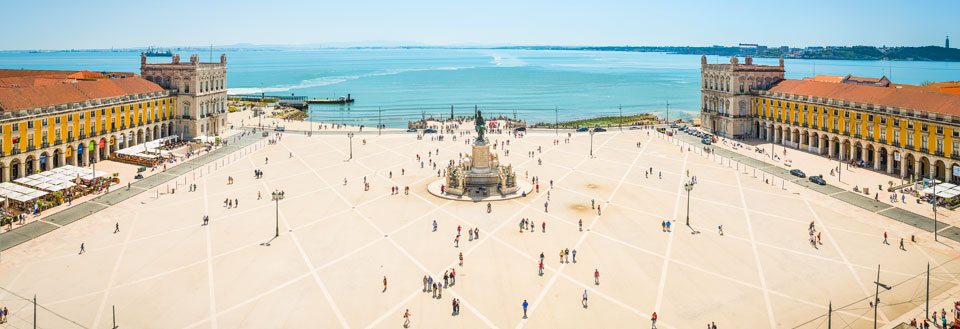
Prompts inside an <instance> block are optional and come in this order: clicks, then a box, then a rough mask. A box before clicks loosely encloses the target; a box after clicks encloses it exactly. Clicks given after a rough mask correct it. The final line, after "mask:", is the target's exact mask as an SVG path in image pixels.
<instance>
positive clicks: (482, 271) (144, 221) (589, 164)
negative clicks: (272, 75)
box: [0, 124, 960, 328]
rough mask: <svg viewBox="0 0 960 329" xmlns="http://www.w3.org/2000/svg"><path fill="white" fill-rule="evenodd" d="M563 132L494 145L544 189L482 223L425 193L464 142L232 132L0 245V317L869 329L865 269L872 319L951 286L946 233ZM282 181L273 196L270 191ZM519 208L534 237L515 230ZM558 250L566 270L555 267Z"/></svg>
mask: <svg viewBox="0 0 960 329" xmlns="http://www.w3.org/2000/svg"><path fill="white" fill-rule="evenodd" d="M464 126H465V127H472V126H471V125H469V124H467V125H464ZM256 136H259V135H256ZM566 137H567V135H566V133H565V132H561V135H559V136H557V135H555V134H554V133H553V132H532V133H530V134H528V135H527V136H525V137H523V138H513V137H511V136H508V135H496V134H494V135H489V138H490V139H491V142H495V143H498V144H499V143H500V142H504V141H507V140H509V141H510V145H509V146H506V149H508V150H510V154H509V155H505V154H504V150H503V149H502V148H500V147H498V149H497V150H496V152H497V153H498V154H499V155H500V161H501V163H503V164H513V166H514V168H515V169H516V172H517V174H518V178H522V179H524V180H526V181H530V180H531V178H532V177H538V178H539V192H536V191H535V192H534V193H532V194H531V195H528V196H527V197H524V198H517V199H511V200H505V201H497V202H493V203H491V211H490V212H489V213H488V212H487V204H486V203H473V202H468V201H455V200H447V199H441V198H437V197H435V196H433V195H431V194H430V193H428V192H427V185H428V184H430V183H433V182H434V181H436V180H437V179H438V172H437V170H438V169H442V168H443V167H445V164H446V163H448V161H449V160H456V159H458V156H459V154H460V153H464V154H465V153H466V152H468V150H469V146H468V145H465V143H464V138H463V137H461V138H458V139H457V140H456V141H454V140H452V139H451V138H450V135H447V138H446V140H445V141H442V142H439V141H431V136H430V135H427V136H425V137H424V139H423V140H418V139H417V138H416V136H415V134H408V133H391V134H384V135H382V136H376V135H375V134H363V135H356V136H354V137H353V141H352V143H353V146H352V152H353V158H352V159H351V160H349V161H346V159H347V158H348V157H349V154H350V146H349V140H348V138H347V137H346V136H344V135H342V134H341V135H337V134H315V135H313V136H312V137H307V136H304V135H302V134H298V133H295V132H288V133H287V134H285V135H284V136H283V138H282V139H281V140H280V141H279V142H278V143H277V144H270V143H267V141H266V140H259V141H256V140H252V139H250V140H247V141H248V142H246V143H237V145H235V146H233V147H231V148H229V149H225V150H224V151H221V152H220V153H217V154H216V156H219V157H222V158H219V159H211V160H209V161H210V162H206V163H204V164H202V165H201V164H195V165H189V166H186V165H181V166H178V168H182V169H179V170H178V171H175V172H172V173H169V174H166V175H170V176H172V177H169V179H170V181H169V182H165V183H163V184H160V185H159V186H157V187H155V188H148V189H145V190H144V189H141V191H140V192H141V193H139V194H132V195H130V196H128V197H127V198H124V199H121V200H117V202H116V203H113V204H110V205H105V206H104V205H101V206H98V207H97V209H94V210H92V211H96V212H95V213H93V214H92V215H90V216H87V217H85V218H83V219H81V220H78V221H76V222H73V223H71V224H69V225H64V226H62V227H60V228H58V229H56V230H52V231H51V232H49V233H46V234H44V235H42V236H40V237H39V238H36V239H33V240H30V241H26V242H23V243H22V244H19V245H17V246H16V247H13V248H11V249H7V250H5V251H3V252H2V256H0V288H2V290H0V303H2V305H4V306H6V307H7V308H8V309H10V312H11V317H10V322H8V323H7V324H3V325H0V328H4V326H8V327H10V328H25V327H29V326H30V323H31V321H32V316H33V310H32V309H33V305H32V304H31V303H30V302H29V301H28V299H32V298H33V296H34V295H36V297H37V300H38V304H39V306H40V309H39V310H38V322H39V327H41V328H44V327H46V328H106V327H109V326H110V325H112V321H113V318H112V313H111V310H112V307H114V306H115V307H116V315H117V323H118V325H119V326H120V327H121V328H123V327H126V328H306V327H312V328H316V327H321V328H333V327H351V328H370V327H377V328H380V327H385V328H399V327H401V326H402V324H403V314H404V312H405V310H408V309H409V311H410V313H411V314H412V317H411V318H410V326H411V327H412V328H480V327H495V328H524V327H529V328H555V327H565V328H618V327H641V328H647V327H649V326H650V317H651V314H652V313H653V312H657V315H658V317H659V320H658V322H657V326H658V327H659V328H702V327H703V326H704V325H705V324H707V323H710V322H716V324H717V326H718V327H721V328H826V313H827V308H828V304H829V303H830V302H832V305H833V309H834V313H833V318H832V323H833V325H834V327H835V328H845V327H849V328H867V327H871V326H872V325H873V309H872V308H871V307H870V304H869V303H870V301H872V300H873V292H874V289H875V285H874V283H873V282H874V281H875V280H876V276H877V266H878V265H880V266H881V273H880V282H882V283H884V284H886V285H888V286H890V287H891V289H889V290H886V289H883V288H881V291H882V292H881V294H880V300H881V303H880V304H879V305H880V307H879V309H878V322H879V323H880V325H881V326H884V325H886V326H888V327H892V326H893V325H895V324H896V323H894V321H895V320H898V319H902V318H903V317H914V316H916V312H917V309H918V307H921V306H922V305H923V302H924V297H925V290H924V289H925V288H926V276H925V273H926V268H927V264H928V263H929V264H930V265H931V267H932V271H931V274H932V275H931V277H930V295H931V300H932V303H939V304H937V305H940V304H943V303H944V302H945V301H947V300H952V299H950V298H953V297H954V296H955V295H956V291H954V290H956V289H955V287H956V286H957V284H958V283H960V281H958V278H957V277H956V275H957V273H960V262H958V260H957V257H958V256H960V253H957V252H956V249H955V248H956V247H957V246H958V243H956V242H955V241H952V240H949V239H941V241H940V242H935V241H932V235H931V233H929V232H928V231H926V230H923V229H922V228H918V227H915V226H911V225H908V224H904V223H902V222H900V221H898V220H894V219H892V218H890V217H888V216H884V215H882V214H878V213H874V212H873V211H870V210H869V209H866V208H863V207H857V206H854V205H851V204H849V203H847V202H845V201H843V200H841V199H839V198H830V197H825V196H824V194H822V193H820V192H818V191H813V190H810V189H808V188H806V187H803V186H799V185H795V184H794V183H793V182H791V181H790V180H788V181H786V182H783V183H781V181H780V179H776V180H775V181H773V182H767V181H765V178H766V179H770V175H769V174H766V175H765V174H763V173H762V171H757V172H755V171H754V170H753V168H752V167H745V166H742V165H740V164H739V163H731V162H730V161H726V160H724V159H723V158H719V157H716V156H711V155H707V154H701V153H699V152H696V147H694V148H691V151H688V149H687V148H686V147H685V146H679V145H677V144H675V143H676V141H675V140H671V139H667V138H665V137H664V136H662V135H659V134H656V133H654V132H651V131H650V130H629V131H628V130H625V131H623V132H617V131H611V132H607V133H597V134H596V135H594V136H593V138H592V139H593V141H592V143H593V149H594V152H593V153H594V155H595V156H594V157H592V158H591V157H590V156H589V151H590V148H591V146H590V143H591V137H590V136H589V135H588V134H586V133H573V136H572V138H570V139H569V143H567V142H566V139H567V138H566ZM270 138H274V137H273V135H272V134H271V137H270ZM248 143H252V144H248ZM638 143H640V144H638ZM683 145H686V144H683ZM438 151H439V152H438ZM530 152H533V153H532V154H533V156H528V154H529V153H530ZM417 155H419V156H420V157H421V158H422V159H423V162H424V165H423V168H421V164H420V162H419V161H417V160H416V157H417ZM431 161H435V162H438V163H439V164H438V165H437V167H436V169H434V168H433V167H432V166H431V165H430V162H431ZM540 161H542V164H538V163H539V162H540ZM651 168H652V173H650V170H651ZM258 169H259V170H262V171H263V174H264V175H263V178H261V179H255V178H254V175H253V173H254V171H255V170H258ZM764 175H765V176H764ZM688 176H690V177H692V176H696V181H697V183H696V184H695V185H694V187H693V190H692V191H690V200H689V202H690V210H689V211H690V213H689V217H690V224H691V226H689V227H688V226H686V225H685V219H686V216H687V201H688V199H687V192H686V191H685V190H684V183H686V182H687V181H688V180H689V179H690V177H688ZM158 177H159V175H158ZM230 177H232V178H233V180H234V181H233V183H232V184H228V178H230ZM157 179H161V178H157ZM364 181H366V182H368V183H369V184H370V190H368V191H365V190H364V188H363V186H364ZM551 182H552V183H551ZM191 184H197V190H196V191H195V192H190V191H189V190H190V189H189V188H188V187H187V186H189V185H191ZM168 185H169V188H171V189H175V193H172V190H168ZM551 185H553V187H552V188H551ZM394 186H396V187H398V188H399V190H400V191H401V192H400V193H397V194H393V193H391V187H394ZM407 186H409V187H410V193H409V194H405V193H403V190H404V188H405V187H407ZM277 190H281V191H283V193H284V198H283V199H282V200H280V201H279V202H274V201H271V192H274V191H277ZM548 191H549V194H548ZM258 194H259V195H260V198H258ZM227 199H229V200H236V203H237V205H236V206H234V207H227V206H225V200H227ZM881 199H883V198H882V197H881ZM592 201H594V202H595V203H596V205H598V206H599V207H600V211H598V210H597V209H595V208H592V207H591V203H592ZM545 203H546V204H547V206H546V208H547V209H546V210H547V211H545V209H544V208H545ZM65 212H66V211H65ZM205 215H206V216H209V219H210V223H209V225H207V226H203V225H202V224H203V220H202V217H203V216H205ZM521 219H528V220H531V221H533V223H534V226H535V228H534V229H533V230H532V231H531V230H529V229H528V230H525V231H523V232H521V231H522V230H521V229H520V221H521ZM277 220H278V222H279V237H277V238H275V239H274V235H275V230H276V225H277V222H276V221H277ZM581 220H582V223H583V224H582V231H581V229H580V226H579V222H580V221H581ZM664 220H669V221H671V226H672V227H671V231H672V232H664V230H663V229H662V227H661V222H662V221H664ZM433 221H436V222H437V226H438V227H437V230H436V231H434V230H433V227H432V223H433ZM811 222H813V224H814V227H815V231H814V232H815V233H817V234H819V235H820V237H821V241H822V244H818V245H817V246H816V247H814V246H813V245H811V243H810V242H809V226H810V224H811ZM117 225H119V229H120V231H119V232H118V233H114V232H115V228H116V227H117ZM543 225H545V229H543ZM720 225H722V230H723V235H721V234H720V232H719V226H720ZM458 227H461V228H462V231H463V235H462V236H461V237H460V239H459V246H455V242H454V239H455V237H456V236H457V230H458ZM474 228H476V229H479V238H478V239H474V240H471V239H470V238H468V236H467V234H466V231H467V230H468V229H474ZM884 232H886V233H887V234H888V235H889V238H888V240H889V245H887V244H884V243H883V236H884ZM911 237H913V238H914V239H915V240H916V242H913V241H911V240H912V239H911ZM901 238H903V239H904V241H905V244H904V249H905V250H901V249H900V248H899V243H900V241H901ZM81 244H83V245H84V247H85V252H84V253H83V254H78V253H79V252H80V246H81ZM565 249H570V250H571V251H573V250H575V251H576V262H574V261H573V259H570V262H561V260H560V258H559V253H560V251H561V250H565ZM461 253H462V255H463V259H464V260H463V264H462V265H460V264H459V263H460V260H459V259H458V258H459V255H460V254H461ZM541 253H542V254H543V255H544V262H543V264H544V272H543V275H538V262H539V260H540V255H541ZM571 258H572V257H571ZM451 269H455V271H456V283H455V284H453V285H448V286H447V287H446V288H444V289H442V290H441V291H442V297H441V298H433V297H432V294H431V293H430V292H424V291H423V287H424V285H423V278H424V276H425V275H429V276H432V277H433V278H434V279H435V280H438V281H441V282H442V281H443V280H442V277H443V274H444V272H445V271H448V270H451ZM595 270H596V271H598V272H599V274H600V277H599V284H597V283H595V278H594V271H595ZM384 278H386V279H387V282H388V285H387V286H386V287H385V286H384V283H383V282H384ZM584 291H586V293H587V294H588V295H589V301H588V302H587V306H584V304H582V297H583V295H584ZM454 298H456V299H458V300H459V301H460V304H461V311H460V313H459V314H456V315H453V314H452V307H451V303H452V300H453V299H454ZM524 300H526V301H527V302H528V303H529V309H528V310H527V318H524V317H523V309H522V307H521V304H522V303H523V302H524Z"/></svg>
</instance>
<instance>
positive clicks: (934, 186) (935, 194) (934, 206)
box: [930, 179, 940, 241]
mask: <svg viewBox="0 0 960 329" xmlns="http://www.w3.org/2000/svg"><path fill="white" fill-rule="evenodd" d="M930 202H931V203H933V241H940V240H937V180H936V179H934V180H933V200H930Z"/></svg>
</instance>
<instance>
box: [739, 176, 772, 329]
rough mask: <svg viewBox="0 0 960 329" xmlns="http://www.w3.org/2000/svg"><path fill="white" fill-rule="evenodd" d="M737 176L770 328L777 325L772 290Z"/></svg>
mask: <svg viewBox="0 0 960 329" xmlns="http://www.w3.org/2000/svg"><path fill="white" fill-rule="evenodd" d="M734 176H735V177H737V185H740V188H739V189H737V191H738V192H739V193H740V202H741V203H742V205H743V209H744V210H743V216H744V218H745V219H746V222H747V234H748V235H749V236H750V246H751V248H753V260H754V261H755V262H757V272H758V273H759V274H760V287H762V288H763V300H764V302H765V303H766V306H767V317H768V318H769V319H770V328H776V327H777V321H776V320H775V319H774V316H773V305H772V304H771V303H770V292H769V290H768V288H767V277H766V276H765V275H764V274H763V265H762V263H761V262H760V251H758V250H757V239H756V237H755V236H754V235H753V223H751V219H750V211H747V210H746V209H747V196H746V195H744V194H743V183H741V182H740V175H734Z"/></svg>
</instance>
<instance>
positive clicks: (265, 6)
mask: <svg viewBox="0 0 960 329" xmlns="http://www.w3.org/2000/svg"><path fill="white" fill-rule="evenodd" d="M3 9H4V11H5V12H6V13H7V15H4V19H2V20H0V31H2V33H0V50H27V49H90V48H129V47H146V46H160V47H174V46H207V45H210V44H213V45H215V46H225V45H235V44H259V45H263V44H270V45H310V46H317V45H319V46H325V45H326V46H336V45H356V43H364V44H372V45H376V44H381V43H383V42H389V43H398V44H409V45H437V46H443V45H453V46H456V45H571V46H576V45H598V46H621V45H634V46H636V45H692V46H710V45H736V44H738V43H741V42H742V43H758V44H762V45H768V46H780V45H788V46H792V47H805V46H822V45H872V46H883V45H886V46H924V45H938V46H942V45H943V41H944V38H945V37H946V36H947V35H952V36H955V39H956V40H957V41H956V42H955V43H956V44H957V45H960V24H958V23H957V22H958V21H960V19H958V17H960V16H958V15H957V13H960V1H957V0H940V1H931V0H913V1H897V0H872V1H865V0H839V1H838V0H774V1H770V0H764V1H755V0H735V1H716V0H662V1H647V0H589V1H587V0H579V1H571V0H549V1H548V0H484V1H473V0H340V1H328V0H314V1H309V0H273V1H263V0H259V1H252V0H235V1H220V0H208V1H205V0H192V1H188V0H161V1H140V0H87V1H76V0H26V1H9V2H6V3H5V4H3Z"/></svg>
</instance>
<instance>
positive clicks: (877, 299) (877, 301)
mask: <svg viewBox="0 0 960 329" xmlns="http://www.w3.org/2000/svg"><path fill="white" fill-rule="evenodd" d="M873 283H874V284H875V285H876V286H877V292H876V293H875V294H874V295H873V329H877V309H878V308H880V287H883V289H886V290H890V286H888V285H885V284H883V283H880V265H877V281H874V282H873Z"/></svg>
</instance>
